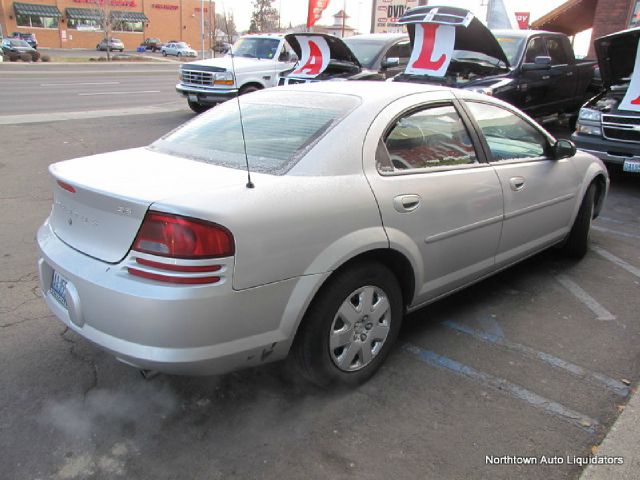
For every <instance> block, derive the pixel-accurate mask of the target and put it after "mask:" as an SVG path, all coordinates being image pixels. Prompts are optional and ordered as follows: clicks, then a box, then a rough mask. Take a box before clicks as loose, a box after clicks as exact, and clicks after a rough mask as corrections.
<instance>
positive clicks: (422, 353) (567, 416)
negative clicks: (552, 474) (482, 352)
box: [402, 343, 600, 433]
mask: <svg viewBox="0 0 640 480" xmlns="http://www.w3.org/2000/svg"><path fill="white" fill-rule="evenodd" d="M402 349H403V350H404V351H406V352H408V353H410V354H412V355H414V356H415V357H417V358H418V359H419V360H420V361H422V362H424V363H427V364H429V365H433V366H435V367H440V368H445V369H447V370H450V371H452V372H454V373H456V374H458V375H462V376H464V377H467V378H470V379H472V380H475V381H477V382H479V383H481V384H483V385H487V386H490V387H492V388H495V389H496V390H499V391H501V392H504V393H507V394H509V395H511V396H512V397H514V398H517V399H519V400H522V401H524V402H526V403H528V404H529V405H531V406H532V407H535V408H538V409H540V410H542V411H544V412H546V413H548V414H550V415H553V416H555V417H558V418H560V419H562V420H564V421H566V422H569V423H571V424H572V425H574V426H576V427H578V428H581V429H582V430H586V431H587V432H590V433H595V432H596V429H597V428H598V426H599V425H600V424H599V423H598V421H597V420H595V419H593V418H590V417H588V416H587V415H584V414H582V413H579V412H576V411H575V410H572V409H570V408H568V407H565V406H564V405H561V404H560V403H558V402H554V401H553V400H550V399H548V398H545V397H542V396H540V395H538V394H537V393H534V392H532V391H530V390H527V389H526V388H523V387H521V386H519V385H516V384H515V383H511V382H509V381H508V380H505V379H504V378H500V377H495V376H493V375H490V374H488V373H485V372H481V371H478V370H476V369H474V368H472V367H469V366H468V365H465V364H463V363H460V362H457V361H455V360H452V359H450V358H447V357H443V356H442V355H438V354H437V353H435V352H432V351H431V350H424V349H422V348H420V347H417V346H416V345H412V344H409V343H406V344H404V345H403V346H402Z"/></svg>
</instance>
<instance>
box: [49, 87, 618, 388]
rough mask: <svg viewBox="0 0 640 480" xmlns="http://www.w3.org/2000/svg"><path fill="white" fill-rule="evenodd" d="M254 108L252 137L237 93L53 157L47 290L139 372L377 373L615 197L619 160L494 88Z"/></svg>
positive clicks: (264, 94) (357, 92)
mask: <svg viewBox="0 0 640 480" xmlns="http://www.w3.org/2000/svg"><path fill="white" fill-rule="evenodd" d="M239 101H240V104H241V105H242V118H243V119H244V133H245V137H246V143H244V142H243V135H242V134H241V129H240V123H239V118H240V116H239V115H238V104H237V103H236V102H227V103H224V104H222V105H219V106H218V107H216V108H215V109H213V110H211V111H210V112H208V113H206V114H204V115H201V116H199V117H197V118H195V119H194V120H193V121H191V122H189V123H187V124H185V125H183V126H182V127H180V128H178V129H177V130H174V131H173V132H171V133H169V134H168V135H166V136H165V137H163V138H162V139H160V140H158V141H157V142H155V143H153V144H152V145H150V146H149V147H147V148H137V149H132V150H124V151H119V152H113V153H108V154H100V155H95V156H90V157H85V158H80V159H76V160H69V161H65V162H60V163H55V164H53V165H51V167H50V168H49V172H50V174H51V175H52V177H53V185H54V193H53V195H54V197H53V209H52V211H51V214H50V216H49V218H48V219H47V220H46V221H45V223H44V225H42V227H41V228H40V229H39V231H38V234H37V244H38V247H39V251H40V253H39V257H40V259H39V261H38V268H39V275H40V282H41V289H42V292H43V294H44V298H45V300H46V302H47V305H48V306H49V308H50V309H51V311H52V312H53V313H55V315H56V316H57V317H58V318H59V319H61V320H62V322H64V324H65V325H67V326H68V327H69V328H70V329H71V330H73V331H75V332H77V333H79V334H80V335H82V336H84V337H85V338H87V339H88V340H90V341H92V342H94V343H95V344H97V345H99V346H101V347H102V348H104V349H106V350H108V351H110V352H111V353H112V354H114V355H115V356H116V357H117V358H118V359H119V360H121V361H123V362H125V363H127V364H129V365H133V366H135V367H137V368H140V369H146V370H157V371H162V372H169V373H176V374H220V373H224V372H228V371H230V370H233V369H238V368H243V367H250V366H256V365H261V364H264V363H266V362H270V361H273V360H277V359H281V358H283V357H285V356H287V354H289V353H290V354H291V355H292V359H293V360H295V362H297V364H298V365H299V367H300V371H301V372H303V373H304V374H305V375H306V376H307V377H308V378H310V379H311V380H312V381H314V382H316V383H318V384H321V385H327V384H330V383H332V382H340V383H345V384H357V383H360V382H363V381H365V380H366V379H368V378H369V377H370V376H371V375H373V373H374V372H375V371H376V369H377V368H378V367H379V366H380V365H381V363H382V362H383V361H384V359H385V357H386V356H387V355H388V353H389V351H390V350H391V348H392V346H393V343H394V341H395V339H396V337H397V335H398V331H399V329H400V324H401V322H402V317H403V315H404V313H405V312H407V311H413V310H416V309H418V308H420V307H421V306H423V305H426V304H428V303H431V302H434V301H435V300H437V299H439V298H442V297H443V296H445V295H448V294H450V293H452V292H454V291H456V290H458V289H460V288H462V287H464V286H467V285H470V284H472V283H474V282H477V281H479V280H481V279H483V278H485V277H486V276H488V275H490V274H492V273H495V272H497V271H500V270H502V269H504V268H506V267H507V266H509V265H512V264H514V263H516V262H518V261H520V260H522V259H524V258H527V257H529V256H530V255H533V254H535V253H536V252H539V251H541V250H543V249H545V248H548V247H551V246H553V245H562V246H563V249H564V251H565V252H566V253H567V254H569V255H572V256H575V257H581V256H583V255H584V254H585V252H586V250H587V245H588V237H589V228H590V225H591V219H592V218H594V217H595V216H597V215H598V213H599V212H600V209H601V208H602V205H603V202H604V199H605V196H606V194H607V189H608V176H607V171H606V169H605V167H604V165H603V164H602V162H601V161H600V160H598V159H597V158H595V157H593V156H592V155H589V154H586V153H582V152H577V153H576V149H575V147H574V146H573V144H572V143H571V142H570V141H569V140H556V139H555V138H554V137H553V136H551V135H550V134H549V133H547V132H546V131H545V130H544V129H542V128H541V127H540V126H539V125H538V124H536V123H535V122H534V121H532V120H531V119H530V118H529V117H527V116H526V115H524V114H522V113H521V112H519V111H518V110H517V109H515V108H514V107H512V106H510V105H508V104H506V103H504V102H501V101H499V100H496V99H493V98H491V97H488V96H486V95H480V94H477V93H474V92H469V91H463V90H454V89H447V88H442V87H435V88H434V87H429V86H425V85H416V84H408V83H402V82H397V83H387V82H356V81H354V82H317V83H309V84H304V85H294V86H285V87H279V88H276V89H266V90H263V91H260V92H254V93H252V94H249V95H246V96H242V97H241V98H240V100H239ZM245 149H246V150H245ZM245 152H246V156H245ZM249 168H250V170H251V177H250V181H249V180H248V173H249V172H248V170H249ZM123 172H126V173H123ZM125 177H126V178H125ZM130 179H135V181H130Z"/></svg>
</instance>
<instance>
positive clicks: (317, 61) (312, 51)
mask: <svg viewBox="0 0 640 480" xmlns="http://www.w3.org/2000/svg"><path fill="white" fill-rule="evenodd" d="M295 37H296V40H297V41H298V43H299V44H300V54H301V58H300V63H299V65H301V66H300V67H298V68H297V69H296V70H295V71H294V72H292V73H291V75H295V76H296V77H303V78H314V77H317V76H318V75H320V74H321V73H322V72H324V71H325V70H326V69H327V67H328V66H329V60H330V59H331V51H330V49H329V45H328V44H327V41H326V40H325V39H324V38H323V37H321V36H307V35H296V36H295Z"/></svg>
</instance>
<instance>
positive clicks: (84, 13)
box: [65, 8, 102, 22]
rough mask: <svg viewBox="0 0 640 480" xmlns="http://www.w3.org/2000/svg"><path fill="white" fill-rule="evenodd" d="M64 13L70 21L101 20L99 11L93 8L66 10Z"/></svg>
mask: <svg viewBox="0 0 640 480" xmlns="http://www.w3.org/2000/svg"><path fill="white" fill-rule="evenodd" d="M65 13H66V14H67V18H69V19H70V20H96V21H98V22H99V21H100V20H102V14H101V13H100V10H96V9H95V8H67V9H65Z"/></svg>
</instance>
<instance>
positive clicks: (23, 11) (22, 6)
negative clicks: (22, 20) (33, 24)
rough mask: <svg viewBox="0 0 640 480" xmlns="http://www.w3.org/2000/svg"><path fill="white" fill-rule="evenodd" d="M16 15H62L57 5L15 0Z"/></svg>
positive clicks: (56, 16)
mask: <svg viewBox="0 0 640 480" xmlns="http://www.w3.org/2000/svg"><path fill="white" fill-rule="evenodd" d="M13 9H14V10H15V12H16V15H37V16H39V17H54V18H58V17H61V16H62V15H61V14H60V10H58V7H56V6H55V5H36V4H35V3H18V2H13Z"/></svg>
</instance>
